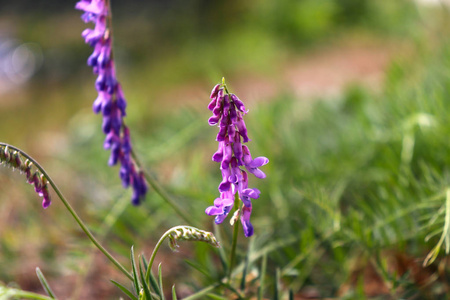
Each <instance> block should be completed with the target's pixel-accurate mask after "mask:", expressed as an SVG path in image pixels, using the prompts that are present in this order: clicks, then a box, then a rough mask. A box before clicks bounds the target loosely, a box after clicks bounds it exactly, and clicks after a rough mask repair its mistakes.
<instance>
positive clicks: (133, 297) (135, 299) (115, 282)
mask: <svg viewBox="0 0 450 300" xmlns="http://www.w3.org/2000/svg"><path fill="white" fill-rule="evenodd" d="M110 281H111V282H112V283H113V284H114V285H115V286H117V287H118V288H119V289H120V290H121V291H122V292H124V293H125V294H126V295H127V296H128V297H130V299H131V300H138V298H137V297H136V296H135V295H133V293H132V292H130V291H129V290H128V289H127V288H126V287H124V286H123V285H121V284H120V283H118V282H117V281H114V280H110Z"/></svg>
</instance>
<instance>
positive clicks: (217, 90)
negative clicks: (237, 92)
mask: <svg viewBox="0 0 450 300" xmlns="http://www.w3.org/2000/svg"><path fill="white" fill-rule="evenodd" d="M219 88H220V84H216V85H215V86H214V87H213V89H212V91H211V95H210V96H209V98H211V99H213V98H215V97H216V96H217V93H218V92H219Z"/></svg>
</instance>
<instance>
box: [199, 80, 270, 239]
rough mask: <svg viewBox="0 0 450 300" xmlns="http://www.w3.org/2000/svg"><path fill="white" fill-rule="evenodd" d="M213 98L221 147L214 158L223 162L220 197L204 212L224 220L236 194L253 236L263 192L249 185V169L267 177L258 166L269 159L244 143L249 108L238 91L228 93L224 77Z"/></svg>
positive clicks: (248, 233)
mask: <svg viewBox="0 0 450 300" xmlns="http://www.w3.org/2000/svg"><path fill="white" fill-rule="evenodd" d="M211 99H212V100H211V102H210V103H209V105H208V109H209V110H210V111H212V113H213V115H212V116H211V117H210V118H209V120H208V123H209V125H211V126H214V125H218V126H219V132H218V134H217V137H216V140H217V141H218V142H219V146H218V149H217V151H216V152H215V153H214V154H213V156H212V160H213V161H215V162H218V163H220V170H221V172H222V182H221V183H220V184H219V188H218V189H219V192H220V197H219V198H216V200H214V205H213V206H210V207H208V208H207V209H206V210H205V212H206V214H208V215H210V216H215V222H216V224H220V223H222V222H223V221H224V220H225V218H226V217H227V216H228V214H229V213H230V211H231V210H232V208H233V206H234V199H235V197H236V193H237V195H238V196H239V199H240V200H241V201H242V203H243V205H242V210H241V211H240V213H241V215H240V219H241V223H242V227H243V229H244V234H245V236H246V237H249V236H252V235H253V226H252V224H251V222H250V215H251V213H252V200H253V199H258V198H259V195H260V193H261V192H260V191H259V190H258V189H256V188H248V175H247V171H248V172H249V173H251V174H253V175H255V176H256V177H257V178H265V177H266V174H265V173H264V172H263V171H261V170H260V169H259V168H260V167H262V166H264V165H265V164H267V163H268V162H269V160H268V159H267V158H266V157H263V156H260V157H257V158H255V159H253V158H252V156H251V154H250V150H249V149H248V147H247V146H246V145H243V143H247V142H248V141H249V140H250V139H249V138H248V134H247V127H246V126H245V122H244V115H245V114H246V113H247V111H246V110H245V106H244V103H243V102H242V101H241V100H240V99H239V98H238V97H237V96H236V95H235V94H230V93H229V92H228V89H227V86H226V85H225V83H224V80H222V84H217V85H216V86H214V88H213V89H212V91H211ZM243 167H245V169H246V170H247V171H245V170H244V169H243Z"/></svg>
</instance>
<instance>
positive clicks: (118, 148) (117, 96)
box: [75, 0, 147, 205]
mask: <svg viewBox="0 0 450 300" xmlns="http://www.w3.org/2000/svg"><path fill="white" fill-rule="evenodd" d="M75 8H76V9H79V10H82V11H84V13H83V15H82V16H81V18H82V19H83V21H84V22H85V23H88V22H92V23H94V25H95V26H94V28H87V29H85V30H84V31H83V33H82V34H81V35H82V36H83V38H84V40H85V42H86V44H88V45H89V46H91V47H92V48H94V51H93V52H92V54H91V56H89V58H88V60H87V64H88V65H89V66H91V67H92V70H93V72H94V74H96V75H97V80H96V81H95V88H96V90H97V91H98V97H97V99H96V100H95V101H94V103H93V106H92V109H93V111H94V112H95V113H96V114H98V113H100V112H101V113H102V115H103V124H102V130H103V133H104V134H105V135H106V138H105V142H104V144H103V147H104V148H105V149H107V150H110V153H111V154H110V157H109V160H108V164H109V165H110V166H113V165H116V164H117V163H118V162H119V163H120V171H119V176H120V179H121V180H122V185H123V186H124V187H125V188H127V187H128V186H131V187H132V188H133V196H132V198H131V202H132V203H133V204H135V205H137V204H139V203H140V202H141V200H142V199H143V198H144V197H145V195H146V194H147V182H146V181H145V178H144V175H143V173H142V171H140V170H139V168H138V166H137V164H136V163H135V161H134V160H133V159H132V157H131V149H132V147H131V141H130V131H129V129H128V127H126V126H125V124H124V121H123V119H124V117H125V115H126V112H125V109H126V106H127V102H126V100H125V96H124V94H123V91H122V88H121V86H120V83H119V82H118V80H117V78H116V69H115V66H114V60H113V59H112V48H111V36H110V31H109V29H108V23H107V18H108V15H109V13H110V12H109V11H108V5H107V3H106V1H105V0H81V1H79V2H78V3H77V4H76V5H75Z"/></svg>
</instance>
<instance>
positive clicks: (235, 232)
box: [228, 194, 239, 282]
mask: <svg viewBox="0 0 450 300" xmlns="http://www.w3.org/2000/svg"><path fill="white" fill-rule="evenodd" d="M234 205H235V207H237V209H239V196H238V195H237V194H236V196H235V199H234ZM238 234H239V213H238V214H237V216H236V219H235V221H234V228H233V243H232V245H231V256H230V268H229V269H228V282H230V281H231V273H232V271H233V265H234V261H235V260H236V246H237V239H238Z"/></svg>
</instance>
